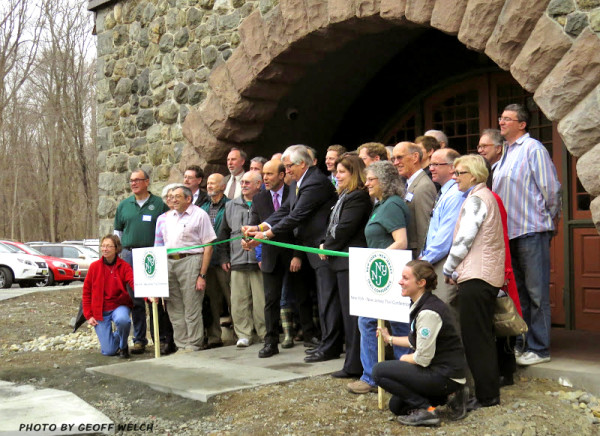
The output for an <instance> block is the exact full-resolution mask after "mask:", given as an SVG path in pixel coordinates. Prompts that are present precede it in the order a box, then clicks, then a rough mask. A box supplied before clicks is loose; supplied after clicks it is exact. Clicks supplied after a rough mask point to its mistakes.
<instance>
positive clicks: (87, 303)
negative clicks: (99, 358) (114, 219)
mask: <svg viewBox="0 0 600 436" xmlns="http://www.w3.org/2000/svg"><path fill="white" fill-rule="evenodd" d="M100 250H101V251H102V257H101V258H100V259H99V260H97V261H96V262H94V263H92V264H91V265H90V269H89V271H88V274H87V276H86V277H85V281H84V282H83V295H82V303H83V315H84V316H85V318H86V319H87V321H88V323H89V324H90V325H92V326H94V328H95V329H96V334H97V335H98V340H99V341H100V351H101V352H102V354H104V355H105V356H114V355H116V354H118V355H119V357H122V358H127V357H129V348H128V346H127V339H128V338H129V330H130V328H131V320H130V319H129V314H130V312H131V308H132V307H133V301H132V300H131V297H130V296H129V293H128V292H127V288H126V286H127V285H129V286H131V289H133V270H132V269H131V267H130V266H129V264H128V263H127V262H125V261H124V260H123V259H121V258H120V257H118V256H117V255H118V254H119V253H120V252H121V241H120V240H119V237H118V236H116V235H106V236H105V237H104V238H102V242H101V243H100ZM112 323H114V324H115V326H116V331H115V332H113V331H112V330H113V329H112Z"/></svg>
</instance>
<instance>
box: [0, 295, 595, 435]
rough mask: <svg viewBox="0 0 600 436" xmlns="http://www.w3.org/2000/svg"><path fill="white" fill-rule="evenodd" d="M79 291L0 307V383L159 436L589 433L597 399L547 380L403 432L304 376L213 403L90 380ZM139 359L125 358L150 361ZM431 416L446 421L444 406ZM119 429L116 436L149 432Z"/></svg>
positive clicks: (95, 352)
mask: <svg viewBox="0 0 600 436" xmlns="http://www.w3.org/2000/svg"><path fill="white" fill-rule="evenodd" d="M80 292H81V291H80V290H77V289H75V290H59V288H57V290H56V291H53V292H44V293H36V294H29V295H25V296H22V297H19V298H15V299H11V300H5V301H1V302H0V308H1V309H2V310H1V311H0V326H1V332H2V333H1V336H0V360H1V361H2V367H1V368H0V380H5V381H10V382H15V383H19V384H24V383H27V384H32V385H35V386H38V387H43V388H56V389H63V390H67V391H71V392H73V393H75V394H76V395H78V396H79V397H81V398H82V399H84V400H85V401H87V402H88V403H89V404H91V405H92V406H94V407H96V408H97V409H98V410H100V411H101V412H103V413H104V414H106V415H107V416H108V417H109V418H111V419H112V420H113V421H114V422H115V423H132V424H137V425H142V424H146V425H149V424H152V425H153V427H152V431H151V432H152V433H153V434H161V435H167V434H169V435H198V434H211V435H247V434H250V435H252V434H257V435H262V434H273V435H303V434H323V435H330V434H351V435H354V434H356V435H381V434H384V435H385V434H406V435H435V436H441V435H455V434H456V435H461V434H463V435H523V436H534V435H598V434H600V425H599V424H598V417H600V407H599V405H598V399H596V398H595V397H594V396H592V395H590V394H588V393H586V392H585V391H578V390H575V389H570V388H566V387H562V386H560V385H559V384H558V383H556V382H553V381H549V380H537V379H524V378H520V379H518V380H517V383H516V384H515V385H514V386H510V387H507V388H503V389H502V396H501V401H502V404H501V405H500V406H496V407H490V408H487V409H480V410H476V411H474V412H471V413H470V414H469V415H468V416H467V418H466V419H464V420H463V421H458V422H450V421H446V420H443V422H442V425H441V426H440V427H434V428H407V427H404V426H402V425H400V424H398V423H397V422H396V421H395V420H394V418H393V415H392V414H391V413H390V412H389V411H388V410H383V411H380V410H378V409H377V395H376V394H369V395H360V396H357V395H352V394H349V393H347V392H346V389H345V385H346V383H348V380H338V379H334V378H331V377H327V376H323V377H313V378H310V379H306V380H301V381H296V382H291V383H284V384H276V385H269V386H263V387H260V388H255V389H250V390H245V391H240V392H237V393H233V394H227V395H221V396H219V397H216V398H214V399H213V400H211V401H210V402H208V403H202V402H198V401H193V400H188V399H184V398H180V397H178V396H174V395H171V394H164V393H161V392H156V391H154V390H152V389H150V388H148V387H146V386H144V385H141V384H139V383H135V382H129V381H128V382H124V381H123V380H121V379H111V378H110V377H108V376H104V375H97V374H90V373H87V372H86V371H85V369H86V368H88V367H92V366H98V365H105V364H109V363H111V362H115V363H117V362H118V360H117V358H115V357H105V356H102V355H101V354H100V352H99V348H98V342H97V339H96V337H95V334H94V332H93V330H92V329H91V328H88V327H87V324H85V325H84V326H82V327H81V328H80V330H79V332H78V333H76V334H70V331H71V327H69V322H70V320H71V318H72V317H73V316H75V314H76V313H77V308H78V306H79V299H80ZM152 356H153V354H152V353H151V352H150V351H148V352H146V353H145V354H143V355H141V356H132V359H134V360H137V359H149V358H152ZM439 410H440V415H441V416H442V418H443V417H444V416H445V411H444V408H440V409H439ZM149 433H150V432H149V431H140V432H135V431H128V432H126V433H123V434H128V435H134V434H146V435H147V434H149Z"/></svg>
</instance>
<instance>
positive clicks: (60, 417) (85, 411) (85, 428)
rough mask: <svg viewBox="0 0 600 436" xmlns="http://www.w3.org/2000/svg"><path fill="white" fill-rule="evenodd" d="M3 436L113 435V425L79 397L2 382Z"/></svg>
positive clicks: (0, 411) (0, 424)
mask: <svg viewBox="0 0 600 436" xmlns="http://www.w3.org/2000/svg"><path fill="white" fill-rule="evenodd" d="M0 399H1V401H0V434H2V435H13V434H14V435H17V434H18V435H23V434H35V435H45V434H46V435H47V434H99V433H100V434H112V433H114V429H113V428H112V425H113V423H112V421H111V420H110V419H109V418H108V417H107V416H106V415H104V414H103V413H100V412H98V411H97V410H96V409H94V408H93V407H92V406H90V405H89V404H88V403H86V402H85V401H83V400H82V399H81V398H79V397H78V396H77V395H74V394H72V393H70V392H65V391H60V390H57V389H36V388H34V387H33V386H28V385H23V386H17V385H15V384H14V383H9V382H5V381H0Z"/></svg>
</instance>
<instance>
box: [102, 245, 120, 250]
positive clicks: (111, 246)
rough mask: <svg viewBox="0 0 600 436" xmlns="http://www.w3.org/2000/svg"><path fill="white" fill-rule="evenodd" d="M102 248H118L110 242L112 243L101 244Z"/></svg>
mask: <svg viewBox="0 0 600 436" xmlns="http://www.w3.org/2000/svg"><path fill="white" fill-rule="evenodd" d="M100 248H102V249H105V248H117V247H115V246H114V245H112V244H110V245H101V246H100Z"/></svg>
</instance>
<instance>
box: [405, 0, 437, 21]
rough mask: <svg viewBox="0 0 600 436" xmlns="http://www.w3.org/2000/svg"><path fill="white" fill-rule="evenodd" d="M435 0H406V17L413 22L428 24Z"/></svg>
mask: <svg viewBox="0 0 600 436" xmlns="http://www.w3.org/2000/svg"><path fill="white" fill-rule="evenodd" d="M434 5H435V0H406V18H407V19H408V20H409V21H412V22H413V23H419V24H429V22H430V21H431V14H432V13H433V6H434Z"/></svg>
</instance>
